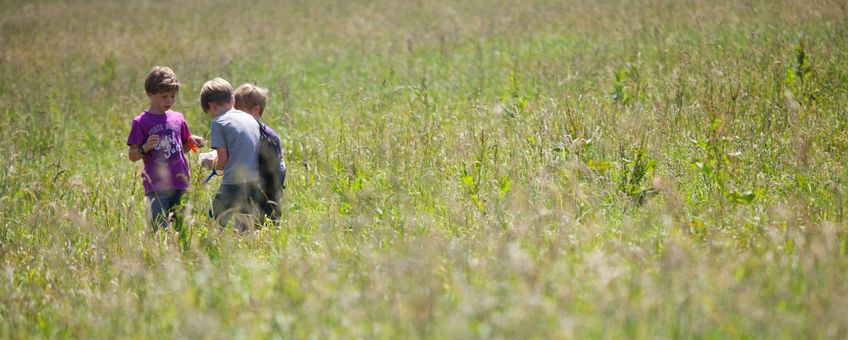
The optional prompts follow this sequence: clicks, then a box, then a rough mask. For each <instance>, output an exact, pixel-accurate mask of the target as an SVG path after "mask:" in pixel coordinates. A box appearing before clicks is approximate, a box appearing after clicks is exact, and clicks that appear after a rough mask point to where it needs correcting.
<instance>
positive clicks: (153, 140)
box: [141, 135, 159, 152]
mask: <svg viewBox="0 0 848 340" xmlns="http://www.w3.org/2000/svg"><path fill="white" fill-rule="evenodd" d="M157 144H159V135H151V136H150V137H147V142H145V143H144V145H142V146H141V147H142V148H143V149H144V152H150V150H153V149H155V148H156V145H157Z"/></svg>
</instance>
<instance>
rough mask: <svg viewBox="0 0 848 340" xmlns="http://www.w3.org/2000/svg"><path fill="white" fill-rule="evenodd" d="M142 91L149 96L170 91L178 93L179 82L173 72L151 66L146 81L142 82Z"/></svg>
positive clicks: (165, 68)
mask: <svg viewBox="0 0 848 340" xmlns="http://www.w3.org/2000/svg"><path fill="white" fill-rule="evenodd" d="M144 91H145V92H147V93H149V94H158V93H163V92H170V91H176V92H179V91H180V82H179V81H178V80H177V75H176V74H174V70H172V69H171V68H170V67H167V66H153V68H152V69H151V70H150V73H148V74H147V79H145V80H144Z"/></svg>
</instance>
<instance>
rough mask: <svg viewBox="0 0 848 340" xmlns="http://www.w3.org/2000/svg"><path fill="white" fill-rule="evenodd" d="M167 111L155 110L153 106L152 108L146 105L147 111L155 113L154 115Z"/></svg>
mask: <svg viewBox="0 0 848 340" xmlns="http://www.w3.org/2000/svg"><path fill="white" fill-rule="evenodd" d="M167 111H168V110H165V111H162V110H157V109H154V108H152V107H148V108H147V112H150V113H152V114H155V115H163V114H165V113H166V112H167Z"/></svg>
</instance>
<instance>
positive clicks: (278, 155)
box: [253, 117, 286, 220]
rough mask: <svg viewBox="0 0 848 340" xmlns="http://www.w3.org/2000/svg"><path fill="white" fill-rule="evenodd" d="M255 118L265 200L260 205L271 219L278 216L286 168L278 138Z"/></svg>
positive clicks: (261, 182) (260, 174) (261, 183)
mask: <svg viewBox="0 0 848 340" xmlns="http://www.w3.org/2000/svg"><path fill="white" fill-rule="evenodd" d="M253 118H254V119H256V123H257V124H259V148H258V150H259V176H260V178H261V179H260V185H261V187H262V194H263V195H264V196H265V201H264V202H261V204H260V207H261V208H262V210H263V211H264V212H265V214H266V215H268V216H269V217H270V218H271V219H274V220H277V219H279V217H280V205H279V202H280V197H281V196H282V189H284V188H285V181H286V170H285V166H284V165H283V164H284V163H283V157H282V152H281V150H282V146H281V145H280V140H279V139H278V138H277V137H275V136H273V135H271V134H270V133H268V131H267V130H265V129H266V126H265V125H264V124H262V122H261V121H260V120H259V119H257V118H256V117H253Z"/></svg>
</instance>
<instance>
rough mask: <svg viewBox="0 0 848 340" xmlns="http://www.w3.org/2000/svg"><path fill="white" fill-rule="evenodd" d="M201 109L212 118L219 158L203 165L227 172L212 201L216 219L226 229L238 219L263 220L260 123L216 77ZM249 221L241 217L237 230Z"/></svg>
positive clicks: (206, 90)
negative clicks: (260, 206)
mask: <svg viewBox="0 0 848 340" xmlns="http://www.w3.org/2000/svg"><path fill="white" fill-rule="evenodd" d="M200 106H201V107H202V108H203V112H206V113H207V114H209V115H210V116H211V117H212V121H211V122H210V124H209V128H210V132H211V136H210V145H211V147H212V148H213V149H215V150H216V151H217V154H218V156H217V158H216V159H206V160H204V161H203V163H202V164H203V166H205V167H207V168H210V169H215V170H223V171H224V176H223V178H222V179H221V186H220V187H219V188H218V192H217V193H216V194H215V197H214V198H213V201H212V216H213V217H214V218H215V219H216V220H217V221H218V223H219V224H220V225H221V226H226V225H227V223H228V222H229V221H230V219H232V218H233V217H234V216H239V217H246V218H248V219H250V218H252V219H254V222H256V221H258V220H259V217H260V212H259V211H258V208H257V204H258V202H261V201H262V192H261V188H260V185H259V179H260V177H259V157H258V147H259V138H260V136H259V124H258V123H257V122H256V120H255V119H253V117H252V116H250V115H249V114H247V113H245V112H242V111H239V110H236V109H234V108H233V87H232V85H230V83H229V82H227V81H226V80H224V79H221V78H215V79H213V80H210V81H208V82H206V83H205V84H203V88H202V89H201V91H200ZM248 225H249V223H248V221H246V220H244V219H242V218H240V219H239V221H237V224H236V227H237V228H238V229H240V230H241V231H244V230H246V229H247V226H248Z"/></svg>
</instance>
